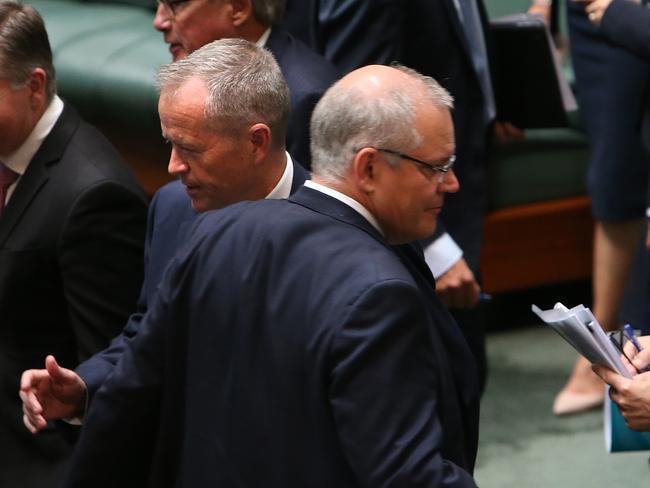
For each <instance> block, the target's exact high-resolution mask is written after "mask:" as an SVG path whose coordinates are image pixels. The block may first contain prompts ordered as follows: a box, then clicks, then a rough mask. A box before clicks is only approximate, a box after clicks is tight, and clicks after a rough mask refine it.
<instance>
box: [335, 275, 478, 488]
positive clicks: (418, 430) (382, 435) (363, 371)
mask: <svg viewBox="0 0 650 488" xmlns="http://www.w3.org/2000/svg"><path fill="white" fill-rule="evenodd" d="M423 309H424V305H423V304H422V303H421V301H420V298H419V294H418V292H417V290H416V289H415V288H414V287H413V286H412V285H410V284H408V283H405V282H400V281H394V280H391V281H386V282H383V283H380V284H378V285H375V286H373V287H372V288H371V289H369V290H368V291H366V292H365V293H363V294H362V295H361V296H360V298H358V299H357V300H356V301H355V302H354V303H353V304H352V305H351V306H350V310H351V312H350V314H349V317H348V318H347V320H345V322H344V325H343V326H342V328H341V330H340V333H339V335H338V336H337V338H336V339H335V341H334V343H333V345H332V364H333V369H332V374H331V386H330V402H331V405H332V408H333V412H334V418H335V422H336V425H337V429H338V434H339V437H340V439H341V443H342V446H343V449H344V451H345V453H346V455H347V458H348V462H349V463H350V466H351V467H352V470H353V471H354V472H355V474H356V476H357V477H358V479H359V480H360V485H361V486H372V487H388V486H420V487H475V486H476V485H475V483H474V481H473V478H472V476H471V475H470V473H468V472H467V471H465V470H464V469H462V468H461V467H459V466H458V465H456V464H454V463H453V462H451V461H450V460H448V459H445V458H444V457H443V454H442V448H441V446H442V442H443V432H442V426H441V423H440V418H439V414H438V403H439V400H440V398H441V397H442V396H443V395H444V394H445V392H444V391H440V381H439V374H438V373H439V372H438V371H437V370H436V369H437V367H436V360H437V359H436V358H435V357H434V354H433V348H432V344H431V338H430V336H429V333H428V319H427V317H424V316H423V315H422V314H423V312H422V311H423ZM448 435H449V434H448ZM452 435H453V434H452Z"/></svg>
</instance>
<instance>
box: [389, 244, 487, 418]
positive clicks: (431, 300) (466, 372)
mask: <svg viewBox="0 0 650 488" xmlns="http://www.w3.org/2000/svg"><path fill="white" fill-rule="evenodd" d="M415 246H419V244H416V243H412V244H402V245H400V246H392V247H393V249H394V250H395V252H396V253H397V255H398V256H399V257H400V259H401V260H402V262H403V263H404V265H405V266H406V268H407V269H408V270H409V271H410V273H411V275H412V276H413V278H414V279H415V281H416V282H417V283H418V285H419V288H420V290H421V292H422V294H423V298H424V302H425V303H426V304H427V309H428V311H429V314H430V316H431V317H432V319H433V323H434V324H436V327H435V330H434V331H433V332H432V333H433V338H434V342H436V339H439V340H440V342H441V343H442V345H443V347H442V351H440V354H443V355H445V356H447V358H448V360H447V363H448V364H449V369H450V370H451V373H452V376H453V377H454V383H455V387H456V390H457V391H458V397H459V401H460V402H461V404H462V405H463V406H464V407H465V409H466V411H468V412H469V411H472V408H473V405H474V402H476V401H477V398H476V395H477V392H478V383H477V371H476V368H475V367H472V365H473V363H474V359H473V355H472V353H471V351H470V349H469V347H468V346H467V342H466V341H465V338H464V337H463V335H462V332H461V331H460V329H459V328H458V326H457V325H456V321H455V320H454V318H453V317H452V316H451V314H450V313H449V311H448V310H447V309H446V308H445V307H444V305H443V304H442V302H440V299H439V298H438V296H437V295H436V293H435V279H434V278H433V275H432V274H431V271H430V270H429V266H428V265H427V264H426V261H425V260H424V256H423V254H422V252H421V250H420V249H419V248H417V247H415Z"/></svg>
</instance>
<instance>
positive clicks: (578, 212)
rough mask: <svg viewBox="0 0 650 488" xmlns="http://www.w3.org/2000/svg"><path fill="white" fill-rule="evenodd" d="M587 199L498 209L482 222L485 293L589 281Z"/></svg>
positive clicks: (590, 229)
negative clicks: (574, 281) (483, 225)
mask: <svg viewBox="0 0 650 488" xmlns="http://www.w3.org/2000/svg"><path fill="white" fill-rule="evenodd" d="M592 239H593V219H592V217H591V208H590V199H589V198H588V197H586V196H585V197H576V198H566V199H561V200H554V201H549V202H543V203H535V204H531V205H521V206H517V207H511V208H506V209H501V210H497V211H495V212H492V213H490V214H488V216H487V217H486V219H485V227H484V236H483V247H482V251H481V273H482V276H483V288H484V290H485V291H486V292H488V293H498V292H503V291H512V290H517V289H522V288H529V287H535V286H540V285H549V284H553V283H560V282H564V281H570V280H578V279H585V278H589V277H590V276H591V263H592Z"/></svg>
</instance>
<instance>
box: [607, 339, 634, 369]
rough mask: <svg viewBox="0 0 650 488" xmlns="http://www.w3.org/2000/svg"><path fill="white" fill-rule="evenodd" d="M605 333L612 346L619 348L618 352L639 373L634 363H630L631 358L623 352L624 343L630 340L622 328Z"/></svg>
mask: <svg viewBox="0 0 650 488" xmlns="http://www.w3.org/2000/svg"><path fill="white" fill-rule="evenodd" d="M607 335H608V336H609V340H610V341H612V343H613V344H614V346H616V349H618V350H619V352H620V353H621V354H622V355H623V356H625V359H627V361H628V362H629V363H630V364H631V365H632V366H633V367H634V369H636V372H637V373H641V371H639V370H638V369H637V368H636V366H634V363H632V360H631V359H630V358H629V357H628V355H627V354H625V343H626V342H627V341H628V340H630V338H629V337H628V335H627V334H626V333H625V331H624V330H623V329H617V330H614V331H612V332H608V333H607Z"/></svg>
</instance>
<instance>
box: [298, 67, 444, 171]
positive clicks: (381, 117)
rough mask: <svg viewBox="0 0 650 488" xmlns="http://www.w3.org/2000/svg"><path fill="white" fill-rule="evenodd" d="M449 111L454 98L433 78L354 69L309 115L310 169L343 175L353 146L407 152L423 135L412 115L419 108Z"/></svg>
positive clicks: (402, 70)
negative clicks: (310, 119)
mask: <svg viewBox="0 0 650 488" xmlns="http://www.w3.org/2000/svg"><path fill="white" fill-rule="evenodd" d="M425 106H426V107H429V108H430V107H431V106H434V107H436V108H438V109H440V110H444V111H448V110H449V109H451V108H452V107H453V98H452V97H451V95H449V93H448V92H447V91H446V90H445V89H444V88H442V87H441V86H440V85H439V84H438V83H437V82H436V81H435V80H434V79H433V78H430V77H427V76H423V75H421V74H420V73H418V72H416V71H414V70H411V69H409V68H405V67H403V66H395V67H389V66H381V65H371V66H365V67H363V68H360V69H357V70H355V71H352V72H351V73H349V74H348V75H346V76H345V77H343V78H342V79H341V80H339V81H338V82H337V83H335V84H334V85H333V86H332V87H331V88H330V89H329V90H328V91H327V92H326V93H325V95H323V97H322V98H321V100H320V102H319V103H318V105H317V106H316V109H315V110H314V113H313V115H312V121H311V150H312V169H313V172H314V174H316V175H318V176H319V177H321V178H324V179H327V180H339V179H341V178H342V177H343V176H344V174H345V172H346V169H347V168H348V165H349V164H350V162H351V160H352V158H353V156H354V153H355V152H356V150H357V149H359V148H362V147H366V146H371V147H390V148H392V149H394V150H396V151H401V152H408V151H409V150H411V149H413V148H415V147H417V146H418V145H419V144H420V143H421V141H422V136H421V134H419V133H418V132H417V130H416V129H415V124H414V121H415V118H416V115H417V113H418V110H420V109H421V108H422V107H425Z"/></svg>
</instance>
